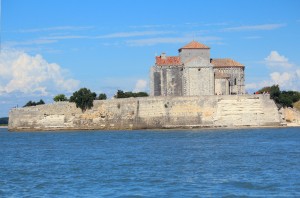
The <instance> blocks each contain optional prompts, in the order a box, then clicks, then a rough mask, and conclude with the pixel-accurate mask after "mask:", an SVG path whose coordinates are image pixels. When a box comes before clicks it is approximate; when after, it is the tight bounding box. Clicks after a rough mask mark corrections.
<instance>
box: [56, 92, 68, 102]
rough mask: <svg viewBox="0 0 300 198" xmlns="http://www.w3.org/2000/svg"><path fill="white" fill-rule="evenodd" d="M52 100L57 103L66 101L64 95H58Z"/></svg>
mask: <svg viewBox="0 0 300 198" xmlns="http://www.w3.org/2000/svg"><path fill="white" fill-rule="evenodd" d="M53 100H54V101H55V102H59V101H68V98H67V97H66V96H65V94H58V95H57V96H55V97H54V98H53Z"/></svg>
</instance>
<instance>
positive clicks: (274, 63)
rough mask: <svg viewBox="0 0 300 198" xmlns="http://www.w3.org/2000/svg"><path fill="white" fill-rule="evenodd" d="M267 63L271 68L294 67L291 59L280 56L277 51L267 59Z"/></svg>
mask: <svg viewBox="0 0 300 198" xmlns="http://www.w3.org/2000/svg"><path fill="white" fill-rule="evenodd" d="M265 63H266V64H267V65H268V66H271V67H292V66H293V64H291V63H289V59H288V58H286V57H285V56H283V55H280V54H279V53H278V52H277V51H271V53H270V55H269V56H267V57H266V58H265Z"/></svg>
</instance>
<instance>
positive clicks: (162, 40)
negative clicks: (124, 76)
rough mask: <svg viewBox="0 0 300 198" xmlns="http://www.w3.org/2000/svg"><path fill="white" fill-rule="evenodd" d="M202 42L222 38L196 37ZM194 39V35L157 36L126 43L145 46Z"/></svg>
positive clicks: (184, 41)
mask: <svg viewBox="0 0 300 198" xmlns="http://www.w3.org/2000/svg"><path fill="white" fill-rule="evenodd" d="M194 39H196V40H198V41H200V42H205V41H216V40H221V38H219V37H213V36H207V37H199V38H194ZM191 40H193V38H192V37H157V38H148V39H135V40H128V41H126V43H127V44H128V45H130V46H145V45H156V44H160V43H186V42H190V41H191Z"/></svg>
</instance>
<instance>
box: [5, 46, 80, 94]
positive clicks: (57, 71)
mask: <svg viewBox="0 0 300 198" xmlns="http://www.w3.org/2000/svg"><path fill="white" fill-rule="evenodd" d="M0 71H1V72H0V94H10V93H13V92H20V93H25V94H41V95H47V94H49V93H50V92H51V91H53V90H59V91H66V92H72V91H74V90H75V89H76V88H77V87H78V85H79V81H77V80H74V79H71V78H68V79H66V78H65V76H64V75H65V70H63V69H62V68H61V67H60V66H59V65H58V64H55V63H48V62H47V61H46V60H45V59H44V58H43V57H42V56H41V55H35V56H31V55H29V54H27V53H24V52H21V51H17V50H10V49H5V50H3V51H2V52H1V55H0Z"/></svg>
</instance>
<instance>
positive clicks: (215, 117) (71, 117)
mask: <svg viewBox="0 0 300 198" xmlns="http://www.w3.org/2000/svg"><path fill="white" fill-rule="evenodd" d="M279 125H281V119H280V116H279V113H278V111H277V107H276V105H275V103H274V102H273V101H272V100H270V99H269V97H268V96H264V95H235V96H230V95H228V96H197V97H196V96H195V97H194V96H189V97H147V98H128V99H113V100H106V101H94V107H93V108H92V109H90V110H87V111H86V112H84V113H82V112H81V110H80V109H78V108H76V106H75V104H74V103H68V102H57V103H54V104H47V105H39V106H36V107H25V108H17V109H12V110H11V111H10V113H9V130H12V131H20V130H21V131H22V130H69V129H70V130H74V129H103V130H120V129H161V128H190V127H239V126H253V127H256V126H279Z"/></svg>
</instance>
